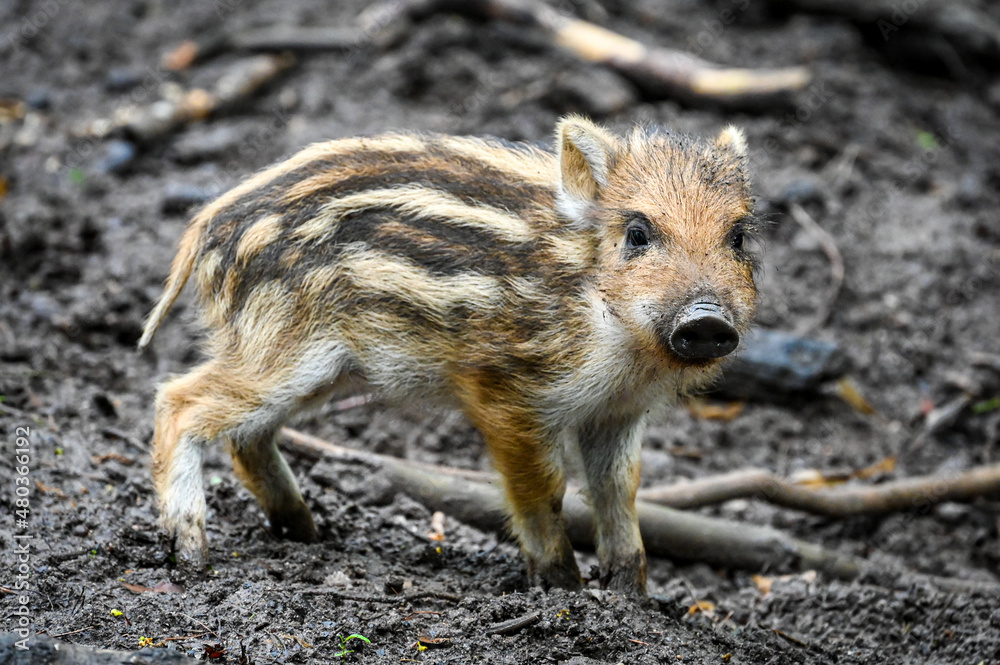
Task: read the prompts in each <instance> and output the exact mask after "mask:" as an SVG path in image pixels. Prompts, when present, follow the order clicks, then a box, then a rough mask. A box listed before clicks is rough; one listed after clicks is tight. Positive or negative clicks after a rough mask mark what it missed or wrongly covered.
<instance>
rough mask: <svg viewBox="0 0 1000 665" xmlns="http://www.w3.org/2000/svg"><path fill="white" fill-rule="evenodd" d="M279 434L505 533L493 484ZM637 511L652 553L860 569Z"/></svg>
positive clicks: (784, 544)
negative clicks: (373, 469)
mask: <svg viewBox="0 0 1000 665" xmlns="http://www.w3.org/2000/svg"><path fill="white" fill-rule="evenodd" d="M282 435H283V436H284V437H285V438H286V439H287V440H289V441H291V442H292V443H294V444H295V445H296V446H297V447H300V448H304V449H308V450H312V451H314V452H318V453H320V454H322V455H324V456H327V455H329V456H332V457H335V458H337V459H340V460H341V461H345V462H356V463H363V464H366V465H369V466H377V467H379V470H380V473H381V474H382V475H383V477H385V478H386V479H387V480H388V481H389V482H390V483H391V484H392V485H393V486H394V487H396V488H397V489H398V490H400V491H404V492H406V493H407V494H408V495H410V496H411V497H413V498H414V499H416V500H417V501H420V502H421V503H423V504H424V505H425V506H426V507H427V508H428V509H430V510H440V511H442V512H444V513H446V514H448V515H451V516H453V517H455V518H456V519H458V520H460V521H462V522H465V523H466V524H473V525H476V526H477V527H479V528H482V529H487V530H492V531H499V532H503V531H505V530H506V528H507V519H506V515H505V512H504V502H503V498H502V496H501V493H500V492H499V491H498V489H497V488H496V487H495V486H493V485H490V484H487V483H483V482H476V481H473V480H469V479H468V478H463V477H461V476H459V475H452V474H448V473H443V472H442V471H441V470H440V469H438V468H436V467H433V466H431V465H423V464H416V463H414V462H411V461H407V460H401V459H398V458H394V457H389V456H385V455H378V454H375V453H362V452H360V451H355V450H348V449H345V448H342V447H340V446H335V445H333V444H331V443H327V442H326V441H323V440H321V439H317V438H316V437H312V436H309V435H306V434H303V433H301V432H297V431H295V430H291V429H288V428H285V429H283V430H282ZM636 510H637V511H638V514H639V528H640V530H641V532H642V538H643V542H644V543H645V545H646V551H647V552H648V553H649V554H651V555H653V556H658V557H665V558H671V559H685V560H694V561H704V562H706V563H709V564H710V565H715V566H723V567H732V568H741V569H749V570H765V569H772V568H797V569H801V570H807V569H815V570H818V571H821V572H824V573H827V574H829V575H832V576H834V577H839V578H842V579H853V578H855V577H857V576H858V575H859V574H861V572H862V571H863V569H864V567H865V565H866V564H865V562H863V561H862V560H860V559H857V558H855V557H851V556H846V555H842V554H839V553H837V552H832V551H830V550H826V549H824V548H822V547H820V546H818V545H813V544H811V543H806V542H803V541H800V540H798V539H796V538H792V537H790V536H788V535H786V534H783V533H781V532H780V531H777V530H775V529H771V528H769V527H761V526H755V525H751V524H739V523H736V522H731V521H728V520H722V519H719V518H715V517H709V516H706V515H693V514H688V513H683V512H680V511H678V510H674V509H672V508H666V507H664V506H657V505H654V504H650V503H646V502H644V501H638V502H636ZM563 515H564V517H565V520H566V530H567V532H568V533H569V537H570V540H571V541H572V543H573V545H574V546H575V547H580V548H593V533H594V518H593V511H592V510H591V508H590V506H589V505H588V504H587V503H586V502H585V501H584V499H583V497H582V496H581V495H580V494H578V493H571V494H568V495H567V496H566V498H565V500H564V501H563Z"/></svg>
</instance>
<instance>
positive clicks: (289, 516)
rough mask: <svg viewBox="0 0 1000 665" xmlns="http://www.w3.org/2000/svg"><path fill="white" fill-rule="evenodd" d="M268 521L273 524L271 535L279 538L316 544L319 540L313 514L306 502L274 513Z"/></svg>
mask: <svg viewBox="0 0 1000 665" xmlns="http://www.w3.org/2000/svg"><path fill="white" fill-rule="evenodd" d="M268 521H270V522H271V533H273V534H274V535H275V536H276V537H277V538H283V539H286V540H294V541H295V542H299V543H315V542H316V541H318V540H319V533H318V532H317V531H316V524H315V523H314V522H313V518H312V513H310V512H309V508H308V507H306V504H305V503H304V502H300V503H299V504H298V505H296V506H293V507H292V508H290V509H288V510H285V511H281V512H278V511H276V512H274V513H272V514H271V515H270V516H268Z"/></svg>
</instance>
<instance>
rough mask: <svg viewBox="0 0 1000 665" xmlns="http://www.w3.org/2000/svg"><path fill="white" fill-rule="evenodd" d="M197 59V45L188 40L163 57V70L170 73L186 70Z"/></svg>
mask: <svg viewBox="0 0 1000 665" xmlns="http://www.w3.org/2000/svg"><path fill="white" fill-rule="evenodd" d="M197 57H198V44H196V43H195V42H194V41H192V40H190V39H188V40H187V41H183V42H181V43H180V45H179V46H178V47H177V48H175V49H174V50H173V51H171V52H170V53H168V54H166V55H165V56H163V68H164V69H167V70H170V71H172V72H178V71H180V70H182V69H187V68H188V67H190V66H191V65H193V64H194V61H195V60H196V59H197Z"/></svg>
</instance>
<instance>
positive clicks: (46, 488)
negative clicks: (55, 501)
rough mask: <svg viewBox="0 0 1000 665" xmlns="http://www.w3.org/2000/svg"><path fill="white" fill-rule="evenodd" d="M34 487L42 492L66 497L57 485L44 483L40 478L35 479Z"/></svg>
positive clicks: (61, 497)
mask: <svg viewBox="0 0 1000 665" xmlns="http://www.w3.org/2000/svg"><path fill="white" fill-rule="evenodd" d="M35 487H37V488H38V491H39V492H41V493H42V494H55V495H56V496H57V497H59V498H60V499H65V498H66V493H65V492H63V491H62V490H61V489H59V488H58V487H52V486H51V485H46V484H45V483H43V482H42V481H40V480H36V481H35Z"/></svg>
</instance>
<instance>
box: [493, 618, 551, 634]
mask: <svg viewBox="0 0 1000 665" xmlns="http://www.w3.org/2000/svg"><path fill="white" fill-rule="evenodd" d="M541 618H542V613H541V612H532V613H531V614H525V615H524V616H523V617H517V618H516V619H511V620H509V621H504V622H502V623H498V624H496V625H494V626H490V627H489V628H487V629H486V634H487V635H510V634H512V633H516V632H517V631H519V630H524V629H525V628H527V627H528V626H533V625H535V624H536V623H538V622H539V621H540V620H541Z"/></svg>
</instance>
